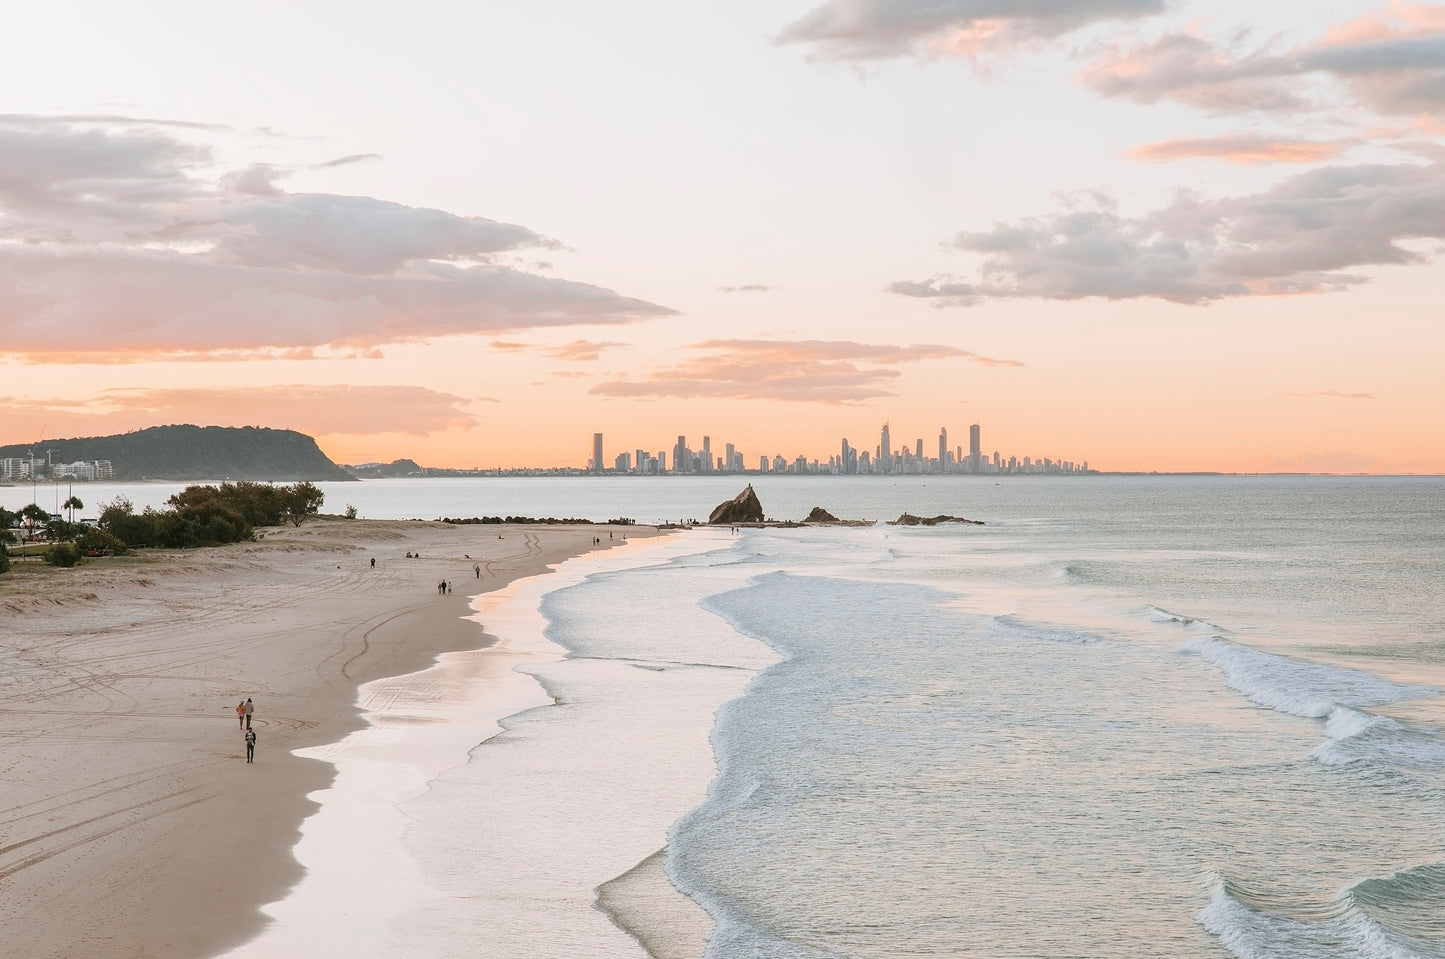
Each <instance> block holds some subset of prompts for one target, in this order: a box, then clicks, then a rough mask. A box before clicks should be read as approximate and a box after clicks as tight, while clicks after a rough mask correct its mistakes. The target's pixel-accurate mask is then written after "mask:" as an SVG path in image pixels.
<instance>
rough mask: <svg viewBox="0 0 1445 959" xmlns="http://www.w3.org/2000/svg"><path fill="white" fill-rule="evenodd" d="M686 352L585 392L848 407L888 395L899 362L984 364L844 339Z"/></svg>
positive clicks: (709, 345) (951, 350)
mask: <svg viewBox="0 0 1445 959" xmlns="http://www.w3.org/2000/svg"><path fill="white" fill-rule="evenodd" d="M689 349H692V350H698V351H703V355H700V356H695V357H690V358H687V359H684V360H682V361H681V362H679V363H677V364H675V365H674V366H672V367H669V368H664V369H657V370H653V371H652V372H650V373H648V374H647V375H645V376H644V377H642V378H640V379H631V378H628V377H625V376H623V377H619V378H617V379H613V380H609V381H607V382H604V383H599V384H597V385H596V386H594V387H593V388H592V390H591V392H592V393H594V394H596V395H599V396H616V397H647V396H653V397H656V396H677V397H726V398H731V399H763V400H783V401H788V402H808V403H823V404H827V405H849V404H853V403H858V402H861V401H863V400H867V399H876V398H879V397H884V396H893V395H895V394H894V392H893V391H892V390H891V389H889V386H890V385H891V383H892V381H894V380H895V379H897V378H898V377H899V376H900V373H899V372H898V370H896V369H893V368H892V367H894V366H897V365H899V364H902V363H913V362H919V361H923V360H935V359H949V358H955V357H961V358H965V359H975V360H980V361H983V362H985V363H988V364H998V365H1022V364H1015V363H1014V361H1011V360H989V359H987V358H983V357H977V356H976V354H973V353H970V352H968V351H966V350H960V349H957V348H955V347H950V346H940V345H920V346H886V345H877V344H869V343H855V342H852V341H847V340H707V341H705V342H701V343H695V344H693V345H692V346H691V347H689Z"/></svg>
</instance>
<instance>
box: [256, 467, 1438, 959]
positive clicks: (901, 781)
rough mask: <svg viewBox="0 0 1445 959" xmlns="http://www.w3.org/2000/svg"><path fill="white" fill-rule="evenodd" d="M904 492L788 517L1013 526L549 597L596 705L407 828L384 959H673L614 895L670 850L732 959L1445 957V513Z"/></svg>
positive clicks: (1434, 502)
mask: <svg viewBox="0 0 1445 959" xmlns="http://www.w3.org/2000/svg"><path fill="white" fill-rule="evenodd" d="M875 479H877V480H880V481H879V482H873V481H871V480H868V479H863V480H861V481H860V480H858V479H856V478H848V479H841V480H840V481H839V482H836V483H831V482H829V481H826V480H798V481H795V482H794V483H792V484H785V486H779V487H768V486H765V485H764V484H763V483H762V482H761V481H759V483H758V492H759V495H760V496H761V497H762V498H763V500H764V503H765V505H768V504H770V502H771V503H777V504H782V505H781V506H780V507H779V508H778V510H777V512H778V513H781V514H783V515H792V514H793V513H797V514H798V515H802V513H806V511H807V508H810V507H811V506H812V505H825V506H827V507H828V508H829V509H831V510H832V511H833V512H835V513H837V514H839V515H844V516H869V515H872V516H887V515H890V514H891V515H896V513H898V512H902V511H903V510H904V509H907V510H909V511H911V512H915V513H934V512H951V513H955V514H962V515H968V516H973V517H976V518H980V519H984V520H986V521H987V524H988V525H986V526H982V527H978V526H940V527H934V528H921V529H920V528H910V529H904V528H895V527H888V526H881V525H880V526H874V527H867V528H841V529H832V528H808V529H792V530H756V531H755V530H746V531H743V532H742V533H741V534H740V535H736V536H734V535H729V534H728V533H727V532H726V531H707V532H701V531H699V532H693V533H685V534H680V535H679V536H677V537H672V538H669V540H668V541H667V542H666V543H665V544H664V545H663V546H662V547H660V548H659V549H657V550H656V551H641V552H639V553H638V554H637V560H636V561H634V560H626V561H624V560H623V559H621V558H613V559H610V560H608V561H607V563H606V564H605V565H604V566H599V567H585V566H583V565H577V566H572V565H570V564H569V566H568V567H564V572H563V574H562V575H560V576H558V577H556V578H555V579H552V580H551V581H550V582H548V581H546V580H544V581H543V582H544V583H546V585H545V586H543V587H539V588H538V589H537V591H536V593H534V594H527V595H525V596H519V598H518V602H519V603H520V604H521V606H522V607H523V608H531V609H536V608H538V607H540V609H541V611H542V613H543V614H544V616H545V618H546V621H547V624H548V625H547V636H548V638H549V639H550V640H551V641H552V642H554V643H556V644H557V647H558V648H557V649H556V655H557V656H562V655H564V654H565V655H567V656H568V658H567V659H565V660H559V661H538V662H533V663H530V664H528V665H526V666H525V667H524V671H525V672H526V673H527V674H528V675H530V676H533V677H535V679H536V680H537V682H538V683H540V685H538V686H535V687H534V689H537V690H544V691H545V693H544V694H543V695H542V696H541V701H544V702H545V701H552V702H555V703H556V704H557V705H552V706H543V707H541V708H536V709H531V710H529V711H526V712H523V713H521V714H519V715H516V716H513V717H512V718H511V719H509V720H507V721H506V722H505V724H504V725H505V727H506V729H505V731H504V732H501V733H500V734H498V735H491V731H488V730H485V729H482V728H480V727H479V728H478V730H477V733H478V735H477V736H476V737H475V742H477V743H479V745H476V746H475V748H471V749H470V750H469V752H466V753H465V754H464V755H462V756H460V757H458V758H457V759H456V764H455V765H452V766H450V767H448V768H446V769H445V770H438V771H437V772H436V773H434V774H432V775H430V776H429V777H428V778H427V779H426V781H425V783H424V784H423V786H422V787H421V791H420V792H419V793H417V794H416V795H415V796H413V797H411V798H407V799H406V800H405V801H404V802H401V804H400V807H399V808H400V810H401V811H402V813H403V814H404V815H405V817H406V818H407V819H408V820H409V823H410V824H409V825H406V826H405V827H404V828H403V829H402V831H401V834H400V838H399V841H398V843H397V848H399V849H400V850H402V854H403V855H404V856H405V857H406V860H407V862H408V863H409V864H410V866H409V869H410V870H411V872H409V873H408V875H411V876H412V879H409V880H408V882H411V881H413V880H414V881H415V882H416V883H417V885H416V886H415V887H414V890H413V891H415V892H417V893H418V895H417V896H415V897H414V899H415V901H416V902H417V903H418V904H419V906H418V908H416V909H412V910H409V911H407V912H406V914H405V915H403V916H397V917H393V918H391V919H388V920H386V921H385V922H384V923H383V925H386V926H387V928H389V929H390V930H391V935H392V936H393V938H392V939H390V940H388V939H387V938H386V937H384V936H377V937H374V938H373V939H372V940H371V941H369V942H366V943H361V944H357V945H356V946H355V947H354V948H349V949H348V950H347V951H346V952H345V954H346V955H349V956H354V955H375V956H389V955H397V956H400V955H407V956H431V955H435V956H463V955H465V956H508V957H515V956H573V955H575V956H598V955H607V956H611V955H617V956H641V955H646V952H645V950H643V947H642V946H641V945H640V944H639V943H638V942H637V941H636V940H634V939H633V938H632V937H631V936H630V935H628V934H627V933H625V932H623V931H622V930H621V929H619V928H618V927H617V926H616V925H615V924H614V923H613V922H612V921H611V920H610V919H609V918H608V915H607V914H606V913H604V912H601V911H599V910H597V909H596V908H595V899H596V897H597V894H598V893H597V890H598V888H599V887H604V886H605V885H606V883H607V881H608V880H609V879H612V878H614V877H617V876H621V875H623V874H624V873H627V872H628V871H629V870H631V869H632V868H633V867H634V866H637V865H638V864H639V863H644V862H647V861H649V857H650V856H652V855H654V854H655V853H656V852H657V851H658V850H660V849H662V848H663V847H664V845H665V846H666V853H665V860H664V861H665V865H666V869H667V872H668V874H669V875H670V876H671V877H672V880H673V882H674V884H675V886H676V887H677V888H678V889H680V890H682V891H683V892H685V893H686V894H687V895H688V896H689V897H691V899H692V900H693V901H694V902H696V903H698V904H700V905H701V906H702V907H704V908H705V909H706V910H707V912H708V913H709V914H710V915H711V916H712V918H713V920H714V921H715V923H716V930H715V932H713V934H712V935H711V938H710V941H709V943H708V945H707V947H706V948H707V954H708V955H709V956H716V957H737V956H770V957H792V956H800V957H801V956H807V957H820V956H838V957H905V956H907V957H914V956H965V955H977V956H991V957H998V956H1060V955H1068V956H1099V957H1105V956H1108V957H1120V956H1141V957H1142V956H1151V957H1153V956H1161V955H1169V956H1201V957H1223V956H1229V955H1235V956H1241V957H1253V956H1275V955H1289V956H1320V957H1343V956H1399V957H1409V956H1425V957H1438V956H1442V955H1445V927H1442V923H1441V920H1440V917H1441V916H1445V881H1442V876H1445V735H1442V728H1445V711H1442V709H1441V703H1442V697H1441V695H1440V693H1439V690H1440V689H1441V688H1442V687H1445V668H1442V667H1445V592H1442V591H1445V517H1442V507H1441V502H1442V494H1445V482H1442V481H1440V480H1414V479H1397V480H1386V479H1289V478H1278V477H1271V478H1257V479H1256V478H1239V477H1211V478H1145V477H1117V478H1115V477H1090V478H1082V479H1058V480H1036V481H1029V482H1019V483H1012V484H1011V483H1008V482H1001V483H1000V484H999V485H998V486H990V485H985V484H984V483H982V482H981V481H969V480H961V481H949V482H934V483H930V484H926V485H925V484H924V483H921V482H920V483H913V484H909V483H908V482H907V481H904V482H901V483H900V482H894V481H892V480H889V479H886V478H875ZM549 482H551V483H553V484H554V488H553V493H552V495H554V496H561V497H563V498H562V499H558V500H555V502H566V503H571V504H576V505H578V506H579V507H580V506H585V505H586V504H588V503H589V502H591V501H590V500H589V497H590V496H591V495H592V493H593V491H595V490H600V489H603V488H604V487H606V486H610V485H616V484H609V483H607V482H605V481H598V480H586V479H583V480H574V481H570V482H571V485H570V486H565V488H563V487H557V486H555V484H557V483H559V482H561V481H549ZM599 482H601V483H602V485H597V484H598V483H599ZM626 482H629V481H625V480H620V481H617V483H622V484H625V483H626ZM661 482H663V483H666V482H668V481H667V480H663V481H661ZM819 484H821V485H819ZM681 485H682V486H686V482H685V481H684V482H683V483H682V484H681ZM728 485H729V487H731V486H735V485H737V483H736V481H735V480H729V481H728ZM660 488H661V487H660V486H659V487H646V489H647V490H653V491H655V490H656V489H660ZM703 488H704V487H703V486H702V485H698V486H695V487H693V489H694V490H702V489H703ZM636 489H638V490H643V489H644V487H637V488H636ZM715 492H716V491H715ZM732 492H735V490H732ZM820 494H827V495H831V496H833V497H834V498H833V499H831V500H828V499H825V498H824V496H823V495H820ZM606 495H608V496H610V495H613V494H612V492H611V491H609V492H608V493H607V494H606ZM669 495H670V494H669ZM726 495H731V494H730V493H727V494H726ZM720 498H725V496H724V497H720ZM905 498H906V499H907V500H908V501H907V502H902V503H900V502H899V500H900V499H905ZM648 502H649V506H650V507H651V508H662V507H665V506H669V505H671V504H669V503H662V504H660V505H659V501H658V500H657V499H656V497H650V498H649V499H648ZM795 503H798V504H801V503H807V506H806V507H801V506H800V507H799V509H794V508H793V507H794V504H795ZM890 504H891V505H890ZM604 505H605V506H607V507H608V508H607V509H603V510H602V511H603V512H604V513H607V512H611V511H612V510H611V507H612V506H615V505H617V504H615V503H610V502H609V503H601V502H599V503H597V504H595V505H594V506H589V507H588V508H600V507H601V506H604ZM623 505H625V504H623ZM783 507H786V510H784V508H783ZM487 511H488V512H490V510H487ZM499 511H500V512H516V513H529V514H532V515H560V514H561V513H563V512H572V510H562V509H559V508H549V509H537V508H536V507H535V506H528V505H525V504H523V505H522V506H518V507H515V508H509V509H503V510H499ZM703 511H704V510H703V509H701V508H698V509H696V510H694V511H693V512H694V513H700V512H703ZM577 512H578V513H579V515H581V514H582V513H581V510H580V509H579V510H578V511H577ZM634 512H641V510H634V511H632V512H619V514H618V515H633V513H634ZM769 512H770V513H771V512H774V509H773V507H772V506H770V505H769ZM684 515H686V514H684ZM602 518H607V517H605V516H604V517H602ZM585 562H595V561H594V560H587V561H584V563H585ZM569 570H571V571H572V572H569ZM553 587H556V588H553ZM544 590H550V591H548V592H546V593H545V595H540V594H541V593H542V592H543V591H544ZM529 604H530V606H529ZM494 615H495V614H493V613H489V614H488V624H489V628H492V625H493V618H494ZM535 628H536V627H535V626H526V625H521V624H519V625H517V626H516V627H515V629H516V630H517V631H518V633H519V634H525V633H528V632H529V631H535ZM519 642H521V640H519ZM528 648H529V649H530V648H531V647H528ZM464 655H465V654H464ZM529 681H530V680H529ZM744 690H746V691H745V692H744ZM453 692H454V693H455V695H456V696H458V697H460V701H462V702H464V701H465V700H466V697H467V696H473V695H475V696H480V695H485V692H484V691H482V690H472V691H470V692H468V691H466V690H465V688H464V686H463V687H457V688H455V689H454V690H453ZM449 695H450V693H449ZM719 706H721V708H720V709H719V708H718V707H719ZM384 713H385V710H384V709H383V710H381V711H380V713H379V714H384ZM446 722H448V723H456V724H462V725H465V724H466V723H467V722H468V720H467V719H466V718H465V717H464V716H462V715H460V714H457V715H456V716H455V717H454V718H452V719H448V720H446ZM398 735H399V736H400V737H401V739H400V740H398V742H399V743H400V744H401V745H399V746H398V747H396V748H397V749H398V750H399V752H398V755H404V754H405V752H406V749H408V748H410V747H407V746H406V745H405V743H406V742H407V741H408V740H407V739H406V737H407V736H408V735H409V734H408V733H407V731H406V730H405V729H402V730H401V731H400V732H399V733H398ZM488 736H490V738H486V737H488ZM484 738H485V741H484V742H483V741H481V740H482V739H484ZM339 785H340V784H339ZM704 790H706V791H705V792H704ZM326 815H327V811H326V809H323V811H322V813H321V814H320V816H319V817H318V819H320V818H321V817H325V816H326ZM310 828H311V827H310V826H308V830H309V829H310ZM328 855H330V854H328ZM303 861H304V856H303ZM378 881H383V880H378ZM423 893H424V894H423ZM284 906H285V904H284V903H283V904H280V905H279V906H278V907H277V909H278V910H280V909H282V908H283V907H284ZM278 914H279V912H278ZM665 916H666V913H665V912H657V913H655V914H653V915H651V917H649V915H648V914H645V911H644V914H640V915H635V916H632V917H631V920H634V925H633V926H632V928H633V929H634V931H636V930H637V928H638V927H637V926H636V925H635V922H643V923H646V922H648V921H652V922H655V923H661V924H662V925H664V926H665V925H666V923H667V920H666V918H665ZM283 924H284V923H283ZM688 935H695V933H689V934H688ZM643 938H645V939H646V940H647V941H649V942H650V943H652V945H653V948H654V949H675V950H685V949H687V948H689V946H688V942H687V935H684V934H683V933H682V932H680V931H679V932H678V934H677V936H676V937H675V941H674V939H670V938H669V931H668V929H666V928H657V929H651V930H649V933H648V934H647V935H645V936H644V937H643ZM385 941H392V942H404V943H405V944H406V946H407V950H406V951H405V952H401V951H387V950H388V949H389V948H392V947H388V946H384V945H383V942H385ZM658 943H661V944H662V945H661V946H659V945H658ZM337 954H342V953H337ZM670 954H679V955H680V954H683V953H682V952H672V953H670Z"/></svg>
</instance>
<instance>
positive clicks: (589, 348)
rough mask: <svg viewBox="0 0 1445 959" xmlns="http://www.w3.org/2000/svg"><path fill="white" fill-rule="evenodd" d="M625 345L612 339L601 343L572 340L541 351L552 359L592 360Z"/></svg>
mask: <svg viewBox="0 0 1445 959" xmlns="http://www.w3.org/2000/svg"><path fill="white" fill-rule="evenodd" d="M626 345H627V344H626V343H617V342H614V341H612V340H608V341H606V342H601V343H594V342H593V341H591V340H573V341H572V342H571V343H564V344H562V345H561V346H549V347H547V348H546V349H544V350H543V351H542V352H543V353H544V354H545V355H547V356H549V357H551V358H552V359H554V360H571V361H573V362H592V361H594V360H599V359H601V358H602V354H603V353H605V352H607V351H608V350H615V349H618V348H620V347H624V346H626Z"/></svg>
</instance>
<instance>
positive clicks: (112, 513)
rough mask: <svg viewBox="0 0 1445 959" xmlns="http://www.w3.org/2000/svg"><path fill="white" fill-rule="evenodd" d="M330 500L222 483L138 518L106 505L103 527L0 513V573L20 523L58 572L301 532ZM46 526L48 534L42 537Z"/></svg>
mask: <svg viewBox="0 0 1445 959" xmlns="http://www.w3.org/2000/svg"><path fill="white" fill-rule="evenodd" d="M324 500H325V494H324V493H322V492H321V490H320V489H318V488H317V487H316V486H314V485H312V484H311V483H305V482H303V483H294V484H292V485H289V486H286V485H281V486H273V485H270V484H268V483H252V482H247V481H241V482H238V483H222V484H221V485H220V486H187V487H186V488H185V489H183V490H181V491H180V492H179V493H177V494H175V495H174V496H172V497H170V499H168V500H167V501H166V503H167V508H166V509H155V508H152V507H147V508H146V509H145V510H143V511H141V512H139V513H138V512H136V510H135V506H134V504H133V503H131V501H130V500H128V499H126V498H125V497H123V496H122V497H118V498H116V499H115V500H113V501H112V502H109V503H105V504H102V506H101V511H100V520H99V523H98V525H96V526H91V525H88V524H85V523H70V522H66V521H65V520H63V519H60V518H59V517H56V516H50V515H49V514H47V513H46V512H45V510H44V509H43V508H41V507H37V506H35V505H34V504H32V505H30V506H27V507H25V509H23V510H21V511H20V512H19V513H18V514H15V513H10V512H9V511H7V510H4V509H0V573H3V572H5V571H7V570H8V569H9V567H10V557H9V554H8V548H7V546H8V544H9V543H13V542H15V540H16V538H17V537H16V535H15V530H14V528H13V527H14V526H15V523H16V520H17V517H18V518H19V519H20V520H21V521H22V522H24V523H28V524H29V526H28V527H25V526H22V527H21V528H22V529H26V530H27V531H28V534H27V538H28V539H30V540H32V541H35V540H41V539H43V540H44V543H42V544H38V545H36V546H32V547H29V548H27V552H28V553H31V554H34V553H36V552H38V554H39V555H41V556H43V557H44V559H45V561H46V562H47V563H50V564H51V565H52V566H74V565H75V564H76V563H78V562H80V559H81V557H82V556H104V555H114V554H117V553H123V552H125V551H126V550H128V549H132V548H142V547H148V546H161V547H166V548H169V549H187V548H191V547H197V546H221V545H225V544H227V543H239V542H242V541H244V540H250V539H253V538H254V537H255V531H256V529H257V528H258V527H262V526H279V525H281V524H283V523H290V524H291V525H293V526H300V525H301V524H302V523H303V522H305V521H306V518H307V517H309V516H315V515H316V514H317V513H319V512H320V510H321V504H322V502H323V501H324ZM42 527H43V532H42Z"/></svg>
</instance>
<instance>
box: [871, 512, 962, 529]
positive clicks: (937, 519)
mask: <svg viewBox="0 0 1445 959" xmlns="http://www.w3.org/2000/svg"><path fill="white" fill-rule="evenodd" d="M939 523H970V524H972V525H974V526H982V525H983V520H981V519H964V518H963V517H962V516H943V515H939V516H914V515H913V514H912V513H904V514H903V515H902V516H900V517H898V518H897V519H895V520H889V522H888V525H889V526H937V525H938V524H939Z"/></svg>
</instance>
